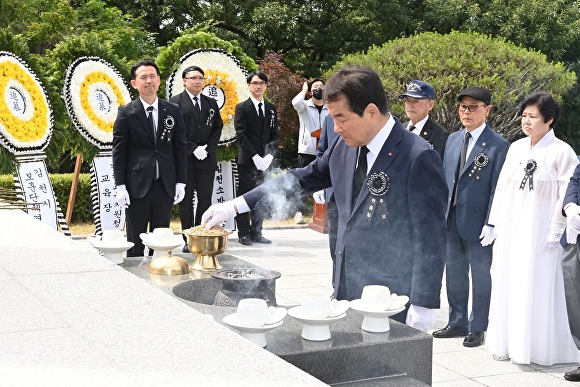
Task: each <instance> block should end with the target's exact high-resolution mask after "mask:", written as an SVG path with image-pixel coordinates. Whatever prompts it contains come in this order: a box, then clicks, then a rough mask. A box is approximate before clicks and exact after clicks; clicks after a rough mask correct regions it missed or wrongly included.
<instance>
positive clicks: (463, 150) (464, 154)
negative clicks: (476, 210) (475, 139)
mask: <svg viewBox="0 0 580 387" xmlns="http://www.w3.org/2000/svg"><path fill="white" fill-rule="evenodd" d="M470 138H471V133H469V132H468V131H467V130H466V131H465V137H464V138H463V144H462V145H461V153H460V155H459V168H458V169H457V175H456V177H455V189H454V190H453V205H455V204H457V186H458V185H459V184H458V183H459V176H460V175H461V171H463V167H464V166H465V159H466V158H467V147H468V146H469V139H470Z"/></svg>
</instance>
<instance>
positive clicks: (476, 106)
mask: <svg viewBox="0 0 580 387" xmlns="http://www.w3.org/2000/svg"><path fill="white" fill-rule="evenodd" d="M457 99H458V100H459V118H460V119H461V123H462V124H463V129H462V130H460V131H458V132H455V133H452V134H451V135H450V136H449V138H448V139H447V144H446V147H445V156H444V159H443V167H444V169H445V179H446V180H447V187H448V189H449V198H448V204H447V259H446V262H445V270H446V285H447V299H448V301H449V322H448V323H447V326H446V327H445V328H443V329H440V330H437V331H435V332H433V336H434V337H436V338H447V337H456V336H465V339H464V341H463V345H464V346H466V347H478V346H480V345H481V344H482V343H483V335H484V332H485V331H486V330H487V322H488V313H489V300H490V296H491V275H490V267H491V258H492V243H493V241H494V239H495V237H494V235H493V225H490V224H488V223H487V222H488V217H489V211H490V209H491V204H492V202H493V194H494V191H495V186H496V183H497V179H498V177H499V172H500V170H501V167H502V165H503V163H504V160H505V157H506V153H507V151H508V148H509V143H508V142H507V141H506V140H505V139H504V138H503V137H501V136H500V135H499V134H497V133H496V132H494V131H493V130H492V129H491V128H490V127H489V125H487V123H486V121H485V120H486V118H487V116H488V115H489V112H490V110H491V106H490V104H491V94H490V93H489V92H488V91H487V90H485V89H483V88H481V87H468V88H467V89H465V90H463V91H462V92H461V93H460V94H459V97H458V98H457ZM470 269H471V281H472V288H473V289H472V308H471V315H468V310H467V302H468V300H469V271H470Z"/></svg>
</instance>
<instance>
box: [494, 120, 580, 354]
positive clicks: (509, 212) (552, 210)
mask: <svg viewBox="0 0 580 387" xmlns="http://www.w3.org/2000/svg"><path fill="white" fill-rule="evenodd" d="M529 160H535V161H536V163H537V168H536V170H535V171H534V172H533V174H532V176H531V177H530V178H528V179H524V178H525V176H526V172H525V171H524V168H525V167H526V165H528V163H529ZM577 164H578V159H577V157H576V154H575V153H574V151H573V150H572V148H571V147H570V146H569V145H568V144H566V143H565V142H563V141H561V140H559V139H557V138H556V136H555V135H554V132H553V130H550V131H549V132H548V133H547V134H546V135H545V136H544V137H543V138H542V139H541V140H540V141H539V142H538V143H537V144H536V145H535V146H534V147H533V148H530V138H529V137H526V138H523V139H521V140H518V141H516V142H514V143H513V144H512V145H511V147H510V148H509V151H508V154H507V157H506V161H505V164H504V165H503V169H502V170H501V173H500V176H499V179H498V183H497V188H496V191H495V194H494V200H493V205H492V209H491V213H490V218H489V223H490V224H492V225H494V226H495V232H496V235H497V239H496V241H495V246H494V255H493V263H492V267H491V275H492V291H491V303H490V311H489V326H488V329H487V334H486V337H485V345H486V347H487V348H488V350H489V351H490V352H491V353H492V354H494V355H498V356H506V355H507V356H509V358H510V359H511V360H513V361H514V362H516V363H520V364H529V363H530V362H532V363H537V364H541V365H552V364H554V363H569V362H579V361H580V351H579V350H578V349H577V348H576V346H575V345H574V341H573V339H572V335H571V333H570V327H569V326H568V314H567V312H566V301H565V298H564V284H563V278H562V269H561V266H560V259H561V256H562V253H563V248H562V246H561V245H560V244H559V243H557V245H556V246H555V247H552V248H549V247H548V239H549V238H550V236H554V235H558V234H559V235H561V234H562V232H563V231H564V228H565V226H566V219H565V217H564V216H563V214H562V201H563V198H564V195H565V193H566V187H567V186H568V182H569V181H570V178H571V177H572V174H573V173H574V169H575V167H576V165H577ZM524 180H525V182H524ZM522 185H523V186H522ZM558 242H559V241H558Z"/></svg>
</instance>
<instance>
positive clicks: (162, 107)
mask: <svg viewBox="0 0 580 387" xmlns="http://www.w3.org/2000/svg"><path fill="white" fill-rule="evenodd" d="M157 106H158V108H159V117H157V131H156V133H155V134H156V135H157V139H156V141H159V139H160V138H161V133H162V132H163V126H164V122H165V118H166V117H167V103H166V102H165V101H163V100H161V99H158V102H157Z"/></svg>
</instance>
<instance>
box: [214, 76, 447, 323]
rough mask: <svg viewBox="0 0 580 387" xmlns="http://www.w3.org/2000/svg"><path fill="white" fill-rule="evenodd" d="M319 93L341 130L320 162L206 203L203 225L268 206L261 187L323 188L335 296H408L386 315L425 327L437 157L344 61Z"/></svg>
mask: <svg viewBox="0 0 580 387" xmlns="http://www.w3.org/2000/svg"><path fill="white" fill-rule="evenodd" d="M325 93H326V94H325V98H326V103H327V106H328V110H329V112H330V115H331V116H332V117H333V119H334V125H335V126H334V130H335V131H336V132H337V133H338V134H339V135H340V138H338V139H337V140H335V141H334V142H333V143H332V144H331V146H330V148H328V150H327V151H326V152H325V153H324V155H323V156H322V157H320V158H317V159H316V160H314V161H313V162H312V163H310V164H309V165H308V166H306V167H304V168H301V169H295V170H292V171H290V172H289V173H286V174H284V175H282V176H280V177H278V178H276V179H273V180H270V181H268V182H266V183H265V184H263V185H261V186H259V187H257V188H256V189H254V190H252V191H250V192H248V193H247V194H245V195H243V196H241V197H237V198H236V199H234V200H232V201H229V202H226V203H220V204H218V205H212V206H211V207H210V208H209V209H208V211H207V212H206V213H205V214H204V215H203V219H204V220H207V221H208V226H210V225H212V224H217V223H219V222H220V221H223V220H224V219H227V218H228V217H231V216H233V214H235V213H236V212H244V211H247V210H249V209H250V208H255V207H267V206H268V204H273V203H269V202H270V201H271V200H272V199H271V196H270V195H269V193H270V192H274V191H277V192H280V191H283V192H285V193H286V194H288V195H291V194H293V195H299V194H300V193H301V190H302V189H303V190H305V191H310V192H312V191H317V190H320V189H323V188H328V187H330V186H332V187H333V188H334V197H335V200H336V207H337V212H338V226H337V229H336V233H337V236H336V248H335V263H334V280H333V287H334V296H335V297H336V298H338V299H346V300H353V299H358V298H360V296H361V294H362V290H363V288H364V287H365V286H366V285H371V284H375V285H386V286H388V287H389V288H390V290H391V292H394V293H397V294H405V295H408V296H409V297H410V304H411V305H410V307H409V308H408V310H405V311H403V312H401V313H399V314H397V315H395V316H394V318H395V319H397V320H398V321H402V322H405V321H406V322H407V324H408V325H411V326H413V327H416V328H418V329H422V330H424V331H427V330H429V329H431V327H432V325H433V323H434V321H435V316H434V309H437V308H439V298H440V291H441V279H442V275H443V265H444V259H445V248H446V243H445V242H446V232H445V206H446V200H447V186H446V185H445V176H444V172H443V167H442V165H441V162H440V158H439V155H438V154H437V152H435V151H434V150H433V149H432V148H431V146H429V144H427V143H426V142H425V141H424V140H422V139H420V138H419V137H418V136H417V135H415V134H413V133H410V132H409V131H407V130H405V129H404V128H403V126H402V125H401V123H400V122H399V121H398V120H397V119H395V118H394V117H393V116H392V115H391V114H390V113H389V111H388V106H387V98H386V95H385V92H384V89H383V86H382V83H381V80H380V78H379V76H378V74H377V73H376V72H374V71H373V70H371V69H370V68H368V67H359V66H353V67H345V68H342V69H340V70H338V71H337V72H336V73H335V74H334V75H333V76H332V77H331V78H330V79H329V81H328V83H327V84H326V88H325Z"/></svg>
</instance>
